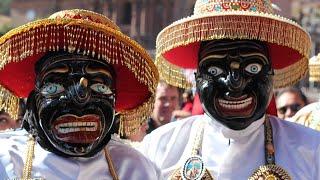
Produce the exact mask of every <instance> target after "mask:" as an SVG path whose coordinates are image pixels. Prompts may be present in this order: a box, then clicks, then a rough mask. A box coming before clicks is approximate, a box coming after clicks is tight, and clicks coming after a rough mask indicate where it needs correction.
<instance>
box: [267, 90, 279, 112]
mask: <svg viewBox="0 0 320 180" xmlns="http://www.w3.org/2000/svg"><path fill="white" fill-rule="evenodd" d="M267 114H270V115H273V116H277V106H276V99H275V97H274V95H273V96H272V99H271V101H270V104H269V106H268V108H267Z"/></svg>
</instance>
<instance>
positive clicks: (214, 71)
mask: <svg viewBox="0 0 320 180" xmlns="http://www.w3.org/2000/svg"><path fill="white" fill-rule="evenodd" d="M222 72H223V70H222V69H221V68H218V67H217V66H211V67H209V69H208V73H210V74H211V75H213V76H218V75H220V74H221V73H222Z"/></svg>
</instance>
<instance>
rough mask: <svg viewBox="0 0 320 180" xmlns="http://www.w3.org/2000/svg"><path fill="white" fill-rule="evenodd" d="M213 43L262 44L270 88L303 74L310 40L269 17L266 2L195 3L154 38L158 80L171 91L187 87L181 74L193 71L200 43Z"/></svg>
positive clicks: (295, 28) (213, 0) (217, 0)
mask: <svg viewBox="0 0 320 180" xmlns="http://www.w3.org/2000/svg"><path fill="white" fill-rule="evenodd" d="M218 39H246V40H259V41H262V42H265V43H266V44H267V46H268V49H269V55H270V59H271V63H272V67H273V69H274V72H275V76H274V87H275V88H280V87H285V86H288V85H291V84H294V83H295V82H297V81H299V80H300V79H301V78H302V77H303V76H304V75H305V74H306V72H307V70H308V58H309V53H310V47H311V39H310V36H309V35H308V33H307V32H306V31H304V30H303V29H302V28H301V27H300V26H299V25H298V24H296V23H295V22H293V21H291V20H289V19H286V18H284V17H281V16H279V15H275V14H273V9H272V5H271V2H270V0H197V1H196V3H195V7H194V14H193V15H191V16H190V17H187V18H184V19H181V20H178V21H176V22H174V23H172V24H171V25H169V26H168V27H166V28H164V29H163V30H162V31H161V32H160V33H159V34H158V37H157V42H156V65H157V66H158V70H159V73H160V76H161V77H163V78H164V79H165V80H166V81H167V82H168V83H170V84H172V85H175V86H179V87H190V86H192V84H191V82H190V80H188V79H187V78H186V75H187V74H190V73H186V72H188V71H190V69H193V70H196V69H197V65H198V51H199V47H200V42H201V41H208V40H218Z"/></svg>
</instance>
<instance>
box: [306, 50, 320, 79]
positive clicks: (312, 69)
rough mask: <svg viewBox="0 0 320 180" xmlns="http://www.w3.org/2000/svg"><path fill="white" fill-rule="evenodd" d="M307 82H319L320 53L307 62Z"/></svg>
mask: <svg viewBox="0 0 320 180" xmlns="http://www.w3.org/2000/svg"><path fill="white" fill-rule="evenodd" d="M309 81H311V82H320V53H319V54H318V55H317V56H313V57H312V58H310V60H309Z"/></svg>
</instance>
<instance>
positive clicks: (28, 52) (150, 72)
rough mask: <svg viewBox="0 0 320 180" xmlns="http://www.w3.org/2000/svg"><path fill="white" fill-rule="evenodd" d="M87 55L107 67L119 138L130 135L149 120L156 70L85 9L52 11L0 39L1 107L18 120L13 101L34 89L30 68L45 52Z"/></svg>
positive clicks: (100, 17) (132, 43) (143, 54)
mask: <svg viewBox="0 0 320 180" xmlns="http://www.w3.org/2000/svg"><path fill="white" fill-rule="evenodd" d="M59 50H63V51H67V52H70V53H77V54H83V55H89V56H92V57H96V58H98V59H102V60H105V61H107V62H108V63H109V64H111V65H112V66H113V68H114V70H115V72H116V74H117V76H116V85H115V86H116V87H115V91H116V92H115V93H116V105H115V108H116V111H117V112H118V113H119V114H120V132H121V134H126V135H129V134H132V133H134V132H135V131H136V130H137V129H138V128H139V127H140V124H141V123H142V122H144V121H145V120H146V119H147V117H148V116H149V115H150V113H151V111H152V107H153V100H154V93H155V89H156V86H157V83H158V79H159V77H158V76H159V75H158V71H157V69H156V67H155V65H154V63H153V61H152V59H151V57H150V56H149V55H148V54H147V52H146V51H145V50H144V49H143V48H142V47H141V46H140V45H139V44H138V43H136V42H135V41H133V40H132V39H130V38H129V37H128V36H126V35H124V34H123V33H122V32H121V31H120V29H119V27H118V26H117V25H115V24H114V23H113V22H112V21H111V20H109V19H108V18H107V17H105V16H103V15H100V14H97V13H94V12H91V11H86V10H80V9H73V10H65V11H60V12H57V13H55V14H53V15H51V16H50V17H49V18H46V19H41V20H37V21H34V22H30V23H28V24H25V25H23V26H20V27H18V28H15V29H13V30H11V31H9V32H8V33H7V34H5V35H4V36H2V37H1V38H0V97H1V96H5V97H6V98H2V99H0V108H3V109H4V110H6V111H7V112H9V113H10V114H11V115H12V116H15V117H16V116H17V110H18V106H19V104H18V98H24V97H27V96H28V95H29V93H30V92H31V91H32V90H33V89H34V87H35V84H34V82H35V70H34V69H35V68H34V65H35V63H36V62H37V61H38V60H39V59H40V58H41V57H42V56H44V55H45V54H46V53H47V52H49V51H59Z"/></svg>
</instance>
